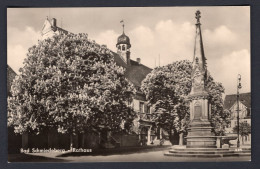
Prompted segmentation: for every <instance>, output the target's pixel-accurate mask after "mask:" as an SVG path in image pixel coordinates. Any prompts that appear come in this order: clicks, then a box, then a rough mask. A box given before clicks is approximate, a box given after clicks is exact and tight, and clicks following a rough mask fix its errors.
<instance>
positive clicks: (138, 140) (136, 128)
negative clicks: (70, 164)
mask: <svg viewBox="0 0 260 169" xmlns="http://www.w3.org/2000/svg"><path fill="white" fill-rule="evenodd" d="M123 28H124V27H123ZM68 33H70V32H69V31H67V30H64V29H62V28H60V27H58V26H57V20H56V19H55V18H53V19H51V20H50V19H49V18H48V17H47V18H46V20H45V22H44V24H43V27H42V30H41V37H40V39H39V40H44V39H47V38H51V37H53V36H54V35H59V34H68ZM115 45H116V48H117V51H116V52H112V54H113V57H114V60H115V62H116V64H117V65H118V66H121V67H123V68H125V77H126V78H127V79H128V80H129V81H130V82H131V83H132V84H133V85H134V87H135V89H136V91H137V92H136V94H135V95H134V96H133V101H132V102H131V103H129V104H131V106H132V108H133V111H134V112H135V113H136V117H137V118H136V119H134V121H133V128H132V131H133V132H132V133H128V134H118V133H100V132H98V131H96V132H93V133H87V134H80V135H76V136H75V137H74V138H73V142H74V146H75V147H76V148H79V147H80V148H84V147H87V148H96V147H100V145H101V147H105V148H114V147H118V146H139V145H151V144H153V145H154V144H160V139H161V138H162V137H163V135H167V134H165V133H166V132H165V131H163V130H162V129H158V128H156V126H155V122H154V121H153V118H152V113H153V109H152V108H151V107H149V106H148V103H147V101H146V98H145V95H144V94H143V93H142V92H141V90H140V88H141V82H142V80H144V78H145V77H146V75H147V74H149V73H150V72H151V71H152V69H151V68H149V67H147V66H145V65H143V64H142V63H141V58H137V59H136V60H132V59H131V51H130V49H131V43H130V38H129V37H128V36H127V35H126V34H125V32H124V29H123V33H122V35H120V36H119V37H118V39H117V44H115ZM8 91H9V90H8ZM21 139H22V141H21V142H22V147H24V148H26V147H32V146H34V147H42V148H46V147H48V148H55V147H56V148H63V147H66V148H68V145H69V142H70V141H69V136H68V135H64V134H60V133H57V132H53V133H43V134H40V135H33V134H30V133H25V134H23V135H22V138H21ZM39 139H40V140H41V142H43V143H42V144H41V145H38V144H37V142H39V141H37V140H39Z"/></svg>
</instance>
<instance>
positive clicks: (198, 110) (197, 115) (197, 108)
mask: <svg viewBox="0 0 260 169" xmlns="http://www.w3.org/2000/svg"><path fill="white" fill-rule="evenodd" d="M201 115H202V112H201V106H195V111H194V119H199V118H200V117H201Z"/></svg>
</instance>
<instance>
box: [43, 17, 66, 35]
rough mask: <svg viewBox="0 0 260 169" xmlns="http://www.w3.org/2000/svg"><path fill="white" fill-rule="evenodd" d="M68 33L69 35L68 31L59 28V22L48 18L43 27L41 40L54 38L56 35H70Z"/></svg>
mask: <svg viewBox="0 0 260 169" xmlns="http://www.w3.org/2000/svg"><path fill="white" fill-rule="evenodd" d="M68 33H69V32H68V31H66V30H64V29H62V28H60V27H58V26H57V20H56V19H55V18H52V20H49V18H48V17H47V18H46V20H45V21H44V24H43V26H42V30H41V38H40V39H39V40H43V39H46V38H48V37H52V36H54V35H59V34H68Z"/></svg>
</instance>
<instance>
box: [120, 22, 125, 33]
mask: <svg viewBox="0 0 260 169" xmlns="http://www.w3.org/2000/svg"><path fill="white" fill-rule="evenodd" d="M120 23H121V24H122V27H123V34H125V23H124V20H121V21H120Z"/></svg>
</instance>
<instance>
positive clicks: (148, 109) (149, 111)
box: [147, 106, 151, 114]
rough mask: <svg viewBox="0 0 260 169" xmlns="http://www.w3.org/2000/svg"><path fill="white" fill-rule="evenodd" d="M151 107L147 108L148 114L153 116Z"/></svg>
mask: <svg viewBox="0 0 260 169" xmlns="http://www.w3.org/2000/svg"><path fill="white" fill-rule="evenodd" d="M150 109H151V108H150V106H147V114H151V110H150Z"/></svg>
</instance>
